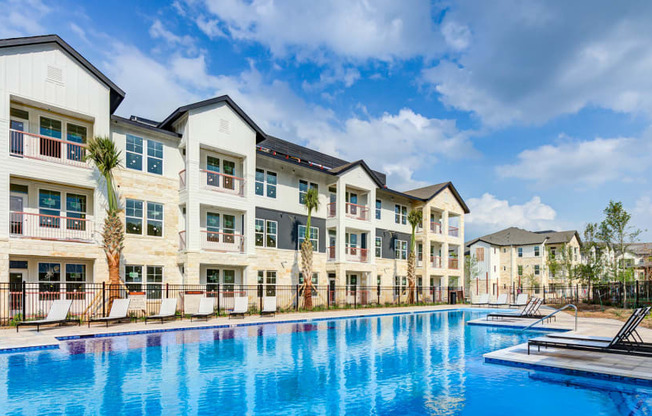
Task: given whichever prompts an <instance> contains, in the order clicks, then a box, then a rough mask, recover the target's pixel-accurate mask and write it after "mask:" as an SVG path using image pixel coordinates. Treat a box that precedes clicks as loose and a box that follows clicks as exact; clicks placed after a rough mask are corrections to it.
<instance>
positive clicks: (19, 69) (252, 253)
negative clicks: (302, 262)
mask: <svg viewBox="0 0 652 416" xmlns="http://www.w3.org/2000/svg"><path fill="white" fill-rule="evenodd" d="M124 96H125V92H124V91H122V90H121V89H120V88H119V87H118V86H117V85H115V84H114V83H113V82H112V81H111V80H109V79H108V78H107V77H106V76H105V75H104V74H102V73H101V72H100V71H99V70H97V68H95V67H94V66H93V65H92V64H91V63H90V62H88V61H86V60H85V59H84V58H83V57H82V56H81V55H79V53H77V52H76V51H75V50H74V49H73V48H72V47H70V45H68V44H67V43H65V42H64V41H63V40H62V39H60V38H59V37H58V36H39V37H32V38H19V39H5V40H0V140H2V141H3V143H4V145H2V146H0V159H1V160H2V163H1V164H0V178H2V179H1V180H0V196H1V197H2V198H4V201H5V202H4V204H5V207H6V208H7V209H6V210H5V213H6V215H4V216H0V282H5V283H6V282H10V283H12V284H15V285H20V284H22V282H27V283H34V284H36V283H37V284H38V285H39V286H38V287H39V292H47V293H71V292H76V293H77V294H75V295H74V297H75V299H83V295H82V294H80V293H79V292H83V291H84V285H85V284H87V283H97V282H103V281H106V280H107V277H108V276H107V265H106V260H105V257H104V253H103V251H102V248H101V231H102V224H103V221H104V217H105V209H106V189H105V187H104V184H102V182H101V181H100V180H99V176H98V172H97V170H96V169H95V168H94V167H93V166H92V165H91V164H89V163H88V162H86V161H85V159H84V155H85V149H86V146H85V143H86V142H87V140H88V139H89V138H90V137H93V136H109V137H111V138H112V139H113V141H114V142H115V143H116V145H117V147H118V148H119V149H120V151H121V156H122V165H123V167H122V168H121V169H119V170H118V171H117V172H116V174H115V180H116V185H117V191H118V194H119V199H120V205H121V208H122V214H121V215H122V219H123V221H124V223H125V232H126V240H125V249H124V252H123V256H122V259H121V260H122V262H121V277H122V279H123V280H124V282H125V283H126V285H127V287H128V288H129V290H130V291H141V290H143V291H145V288H147V289H146V291H147V296H148V297H152V298H156V297H160V296H161V290H162V288H163V287H164V285H165V284H186V285H192V284H201V285H212V286H216V285H218V284H219V285H221V287H222V288H223V290H225V291H227V292H228V291H230V292H231V296H232V295H233V294H234V293H235V292H237V291H238V287H240V286H244V285H263V286H264V288H265V291H266V292H265V293H272V294H273V293H274V291H275V290H276V287H277V285H296V284H298V283H300V282H301V276H300V274H299V259H300V256H299V251H298V249H299V245H300V244H301V242H302V241H303V238H304V235H305V226H306V210H305V207H304V206H303V205H302V201H303V196H304V195H305V192H306V190H307V189H309V188H317V189H318V192H319V198H320V207H319V209H318V210H317V211H316V212H315V213H314V216H313V221H312V228H311V230H310V234H311V240H312V241H313V246H314V247H315V256H314V269H315V275H314V279H316V281H317V284H318V285H320V286H326V285H329V286H342V287H343V286H345V285H346V287H347V288H349V290H347V296H348V295H349V294H352V295H353V296H358V301H362V300H363V298H364V296H371V292H369V293H367V294H366V295H364V296H363V295H359V294H360V293H362V292H361V290H359V289H358V288H362V287H375V286H377V285H382V286H393V287H395V288H396V293H397V294H398V293H399V292H401V288H402V287H405V286H406V285H407V282H406V276H407V256H408V251H409V242H410V232H411V229H410V225H409V223H408V222H407V214H408V213H409V211H410V210H413V209H420V210H422V211H423V213H424V224H423V226H422V227H421V228H420V230H419V233H418V245H417V250H418V258H419V260H418V269H417V274H418V275H419V280H418V284H419V286H420V287H421V290H422V291H426V290H429V291H431V293H435V292H436V291H437V290H440V289H441V288H447V287H449V286H455V287H457V286H461V285H462V283H461V282H462V276H463V274H464V270H463V268H464V262H463V260H462V259H463V249H464V243H463V242H464V215H465V214H466V213H468V212H469V210H468V208H467V206H466V205H465V203H464V201H463V199H462V198H461V196H460V195H459V193H458V192H457V190H456V189H455V187H454V186H453V184H452V183H451V182H444V183H441V184H438V185H433V186H429V187H425V188H421V189H415V190H408V191H404V192H401V191H396V190H392V189H390V188H388V186H387V184H386V176H385V174H384V173H382V172H378V171H375V170H373V169H371V168H370V167H369V166H368V165H367V164H366V163H365V162H364V161H362V160H360V161H357V162H350V161H346V160H342V159H339V158H336V157H333V156H330V155H326V154H323V153H320V152H317V151H315V150H312V149H308V148H306V147H303V146H299V145H296V144H294V143H291V142H288V141H285V140H282V139H279V138H276V137H272V136H270V135H268V134H266V133H265V132H263V131H262V130H261V129H260V127H258V126H257V124H256V123H255V122H254V121H253V120H252V119H251V118H250V117H249V116H248V115H247V114H246V113H245V112H244V111H243V110H242V109H241V108H240V107H239V106H238V105H237V104H236V103H235V102H234V101H233V100H232V99H231V98H230V97H228V96H221V97H216V98H212V99H209V100H205V101H201V102H197V103H192V104H188V105H184V106H182V107H179V108H177V109H176V110H174V111H172V112H171V113H170V115H169V116H168V117H166V118H165V119H164V120H162V121H152V120H147V119H143V118H141V117H136V116H131V117H129V118H124V117H120V116H117V115H115V114H114V112H115V111H116V109H117V108H118V106H119V105H120V103H121V101H122V100H123V98H124ZM365 293H366V292H365ZM39 296H41V295H39ZM56 296H59V295H56ZM66 296H67V295H66ZM41 297H42V296H41ZM53 298H54V295H53ZM442 300H445V299H442Z"/></svg>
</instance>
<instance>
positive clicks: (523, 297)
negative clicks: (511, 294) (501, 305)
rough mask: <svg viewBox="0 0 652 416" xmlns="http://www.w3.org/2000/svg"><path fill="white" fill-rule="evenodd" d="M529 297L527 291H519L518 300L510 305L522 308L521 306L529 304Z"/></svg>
mask: <svg viewBox="0 0 652 416" xmlns="http://www.w3.org/2000/svg"><path fill="white" fill-rule="evenodd" d="M528 298H529V296H528V295H527V293H519V294H518V295H517V296H516V302H514V303H512V304H510V305H509V306H515V307H517V308H520V307H521V306H525V305H527V301H528Z"/></svg>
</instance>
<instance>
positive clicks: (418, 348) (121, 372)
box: [0, 310, 652, 416]
mask: <svg viewBox="0 0 652 416" xmlns="http://www.w3.org/2000/svg"><path fill="white" fill-rule="evenodd" d="M482 314H483V313H482V312H477V311H468V310H467V311H448V312H435V313H428V314H411V315H396V316H383V317H373V318H361V319H346V320H345V319H342V320H334V321H323V322H318V323H299V324H278V325H276V324H267V325H262V326H245V327H238V328H230V329H211V330H192V331H175V332H165V333H157V334H147V335H134V336H121V337H110V338H94V339H86V340H74V341H69V342H67V343H66V346H65V348H64V349H62V350H51V351H39V352H30V353H23V354H6V355H0V414H34V415H36V414H38V415H41V414H62V413H65V414H104V415H109V414H111V415H113V414H119V413H121V414H130V415H131V414H153V415H156V414H216V413H218V412H219V413H220V414H238V415H241V414H302V415H303V414H328V415H332V414H355V415H370V414H380V415H384V414H403V415H412V414H415V415H416V414H433V415H512V414H513V415H523V416H535V415H546V416H552V415H559V414H573V415H585V414H586V415H589V414H590V415H635V414H651V410H652V389H648V388H643V387H638V386H634V385H628V384H620V383H613V382H600V381H597V380H591V379H588V378H578V377H569V376H562V375H556V374H552V373H550V374H548V373H536V372H533V371H528V370H523V369H516V368H511V367H505V366H500V365H494V364H485V363H484V361H483V359H482V354H484V353H486V352H489V351H493V350H496V349H499V348H503V347H507V346H511V345H514V344H517V343H520V342H523V341H525V340H526V338H527V337H528V336H533V334H526V333H522V332H517V331H514V330H505V329H496V328H486V327H480V326H469V325H465V321H467V320H469V319H476V318H478V317H480V316H481V315H482ZM539 335H540V334H539Z"/></svg>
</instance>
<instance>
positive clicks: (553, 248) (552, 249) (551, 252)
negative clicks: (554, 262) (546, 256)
mask: <svg viewBox="0 0 652 416" xmlns="http://www.w3.org/2000/svg"><path fill="white" fill-rule="evenodd" d="M556 254H557V249H556V248H555V247H551V248H550V257H551V258H553V259H554V258H555V255H556Z"/></svg>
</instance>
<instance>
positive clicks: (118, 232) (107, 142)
mask: <svg viewBox="0 0 652 416" xmlns="http://www.w3.org/2000/svg"><path fill="white" fill-rule="evenodd" d="M85 160H91V161H93V163H94V164H95V167H97V170H98V171H99V172H100V177H101V178H102V179H103V180H104V182H105V183H106V194H107V200H108V208H107V210H106V218H105V219H104V228H103V230H102V245H103V248H104V253H105V254H106V261H107V263H108V265H109V284H110V285H119V284H120V254H121V253H122V249H123V248H124V239H125V236H124V230H123V227H122V221H121V220H120V217H119V216H118V213H119V212H120V208H119V206H118V197H117V195H116V192H115V188H114V185H113V172H114V170H115V169H118V168H119V167H121V163H120V151H119V150H118V149H117V148H116V146H115V143H114V142H113V140H111V139H110V138H108V137H94V138H91V139H90V140H89V141H88V144H87V148H86V156H85Z"/></svg>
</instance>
